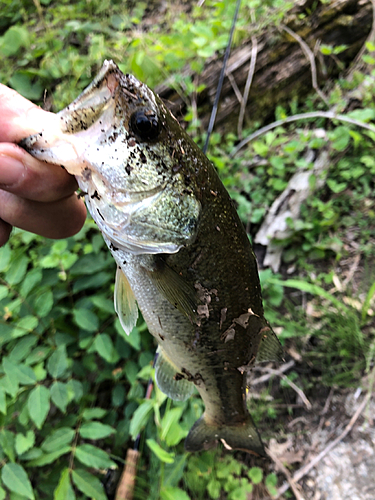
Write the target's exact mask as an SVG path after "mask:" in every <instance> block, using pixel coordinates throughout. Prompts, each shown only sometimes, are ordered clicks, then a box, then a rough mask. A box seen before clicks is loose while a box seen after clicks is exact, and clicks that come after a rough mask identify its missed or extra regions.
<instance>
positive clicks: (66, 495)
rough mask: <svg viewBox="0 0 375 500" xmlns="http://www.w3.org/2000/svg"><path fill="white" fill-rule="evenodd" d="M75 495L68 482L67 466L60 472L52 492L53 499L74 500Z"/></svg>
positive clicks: (68, 472)
mask: <svg viewBox="0 0 375 500" xmlns="http://www.w3.org/2000/svg"><path fill="white" fill-rule="evenodd" d="M75 498H76V496H75V493H74V490H73V488H72V485H71V484H70V471H69V469H68V468H66V469H64V470H63V471H62V472H61V475H60V479H59V483H58V485H57V486H56V489H55V491H54V493H53V500H75Z"/></svg>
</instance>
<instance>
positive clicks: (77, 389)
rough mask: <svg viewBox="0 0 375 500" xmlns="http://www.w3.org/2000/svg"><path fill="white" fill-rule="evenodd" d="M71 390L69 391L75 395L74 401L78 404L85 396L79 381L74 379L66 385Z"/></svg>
mask: <svg viewBox="0 0 375 500" xmlns="http://www.w3.org/2000/svg"><path fill="white" fill-rule="evenodd" d="M66 385H67V386H68V388H69V391H71V392H72V394H73V399H74V401H75V402H76V403H78V402H79V401H80V400H81V399H82V396H83V386H82V383H81V382H80V381H79V380H75V379H74V378H72V379H70V380H69V381H68V383H67V384H66Z"/></svg>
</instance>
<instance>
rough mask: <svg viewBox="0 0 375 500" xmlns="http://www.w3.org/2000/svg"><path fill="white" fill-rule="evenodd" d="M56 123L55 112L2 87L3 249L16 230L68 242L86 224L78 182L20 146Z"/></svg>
mask: <svg viewBox="0 0 375 500" xmlns="http://www.w3.org/2000/svg"><path fill="white" fill-rule="evenodd" d="M55 120H56V117H55V115H54V114H53V113H48V112H47V111H44V110H42V109H41V108H39V107H38V106H36V105H35V104H33V103H31V102H30V101H28V100H27V99H25V98H24V97H22V96H21V95H19V94H18V93H17V92H15V91H14V90H11V89H9V88H8V87H6V86H5V85H1V84H0V246H2V245H4V244H5V243H6V242H7V241H8V239H9V235H10V232H11V230H12V226H17V227H19V228H21V229H25V230H27V231H30V232H33V233H36V234H40V235H41V236H45V237H47V238H66V237H68V236H71V235H73V234H75V233H77V232H78V231H79V230H80V229H81V227H82V225H83V223H84V221H85V218H86V208H85V205H84V203H83V201H82V200H81V199H78V198H77V195H76V194H75V190H76V189H77V183H76V180H75V178H74V177H73V176H71V175H69V174H68V173H67V172H66V171H65V170H64V169H62V168H61V167H60V166H57V165H51V164H48V163H43V162H41V161H39V160H36V159H35V158H33V157H32V156H31V155H30V154H28V153H26V151H24V150H23V149H22V148H20V147H19V146H17V145H16V143H18V142H19V141H20V140H21V139H23V138H24V137H27V136H29V135H31V134H35V133H38V132H40V131H41V130H43V129H46V128H47V127H48V124H49V123H51V124H52V123H55Z"/></svg>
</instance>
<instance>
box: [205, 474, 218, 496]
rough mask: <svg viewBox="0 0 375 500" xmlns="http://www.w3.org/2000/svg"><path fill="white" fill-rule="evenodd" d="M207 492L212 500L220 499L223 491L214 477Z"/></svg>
mask: <svg viewBox="0 0 375 500" xmlns="http://www.w3.org/2000/svg"><path fill="white" fill-rule="evenodd" d="M207 491H208V494H209V495H210V497H211V498H213V499H216V498H219V497H220V491H221V484H220V481H218V480H217V479H215V478H214V477H212V478H211V479H210V480H209V482H208V484H207Z"/></svg>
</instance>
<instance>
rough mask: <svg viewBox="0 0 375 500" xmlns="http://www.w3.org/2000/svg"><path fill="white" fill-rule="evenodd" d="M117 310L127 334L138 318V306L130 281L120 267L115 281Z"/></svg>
mask: <svg viewBox="0 0 375 500" xmlns="http://www.w3.org/2000/svg"><path fill="white" fill-rule="evenodd" d="M115 311H116V313H117V315H118V317H119V320H120V323H121V326H122V328H123V329H124V331H125V333H126V334H127V335H129V334H130V332H131V331H132V330H133V328H134V327H135V325H136V323H137V319H138V306H137V302H136V300H135V297H134V293H133V290H132V289H131V288H130V285H129V281H128V279H127V277H126V276H125V274H124V273H123V272H122V270H121V268H120V267H117V271H116V282H115Z"/></svg>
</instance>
